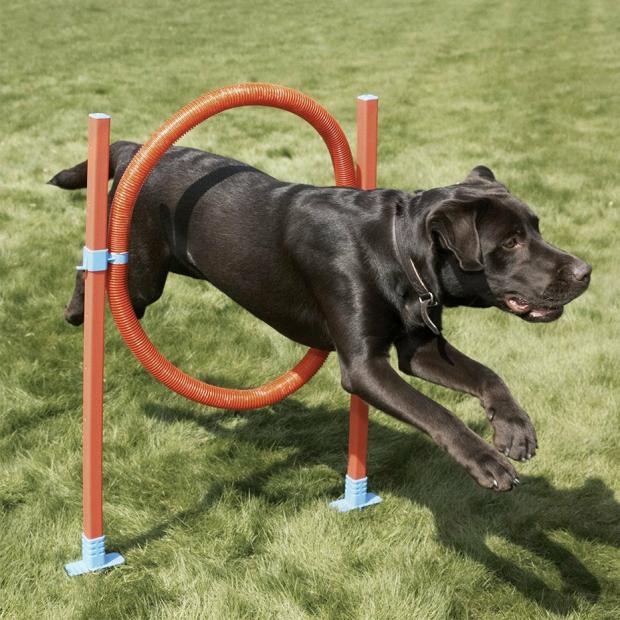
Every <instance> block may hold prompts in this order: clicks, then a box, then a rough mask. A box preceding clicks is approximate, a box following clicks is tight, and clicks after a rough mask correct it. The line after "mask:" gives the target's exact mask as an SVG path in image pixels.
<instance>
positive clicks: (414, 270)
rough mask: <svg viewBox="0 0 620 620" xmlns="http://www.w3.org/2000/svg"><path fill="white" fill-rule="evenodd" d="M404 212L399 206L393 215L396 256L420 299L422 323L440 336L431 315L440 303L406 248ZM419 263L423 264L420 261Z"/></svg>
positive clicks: (439, 331)
mask: <svg viewBox="0 0 620 620" xmlns="http://www.w3.org/2000/svg"><path fill="white" fill-rule="evenodd" d="M403 211H404V209H403V206H402V205H400V204H397V205H396V208H395V209H394V213H393V214H392V227H391V228H392V245H393V249H394V254H395V255H396V258H397V260H398V262H399V263H400V266H401V268H402V270H403V272H404V273H405V275H406V276H407V279H408V280H409V284H411V286H412V288H413V290H414V291H415V294H416V295H417V297H418V303H419V305H420V315H421V317H422V321H423V322H424V324H425V325H426V327H428V329H430V330H431V331H432V332H433V333H434V334H436V335H439V334H440V333H441V329H440V328H439V327H438V326H437V325H436V324H435V323H434V322H433V320H432V319H431V317H430V314H429V309H430V308H434V307H435V306H437V305H439V302H438V301H437V299H436V297H435V295H434V294H433V292H432V291H431V290H430V289H429V287H428V286H427V285H426V283H425V281H424V278H423V277H422V276H421V275H420V270H419V269H418V267H417V266H416V261H415V259H414V256H413V252H412V251H411V250H409V249H407V248H406V247H405V243H404V240H403V236H404V235H403V228H404V226H405V225H406V220H405V218H406V215H405V214H404V213H403ZM403 220H405V221H403ZM418 263H420V264H422V263H421V261H419V260H418Z"/></svg>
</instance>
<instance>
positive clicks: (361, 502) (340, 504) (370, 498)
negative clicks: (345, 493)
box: [329, 493, 381, 512]
mask: <svg viewBox="0 0 620 620" xmlns="http://www.w3.org/2000/svg"><path fill="white" fill-rule="evenodd" d="M380 501H381V498H380V497H379V496H378V495H375V494H374V493H366V495H365V496H364V498H363V499H362V498H359V499H358V500H356V502H355V503H352V502H350V501H349V500H347V498H346V497H343V498H342V499H337V500H336V501H335V502H330V504H329V505H330V506H331V507H332V508H335V509H336V510H337V511H338V512H349V510H361V509H362V508H366V506H374V505H375V504H378V503H379V502H380Z"/></svg>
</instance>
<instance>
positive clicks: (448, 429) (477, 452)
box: [338, 349, 518, 491]
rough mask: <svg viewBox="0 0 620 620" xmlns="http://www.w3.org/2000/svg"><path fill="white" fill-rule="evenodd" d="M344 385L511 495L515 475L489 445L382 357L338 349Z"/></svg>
mask: <svg viewBox="0 0 620 620" xmlns="http://www.w3.org/2000/svg"><path fill="white" fill-rule="evenodd" d="M338 354H339V361H340V367H341V371H342V384H343V386H344V388H345V389H346V390H347V391H348V392H351V393H353V394H357V395H358V396H360V397H361V398H363V399H364V400H365V401H366V402H368V403H369V404H371V405H372V406H373V407H376V408H377V409H381V410H382V411H385V412H386V413H388V414H390V415H392V416H394V417H395V418H398V419H399V420H402V421H404V422H407V423H409V424H412V425H413V426H415V427H416V428H419V429H420V430H422V431H424V432H425V433H427V434H428V435H430V437H431V438H432V439H433V440H434V441H435V442H436V443H437V444H438V445H439V446H441V447H442V448H443V449H445V450H446V451H447V452H448V453H449V454H450V455H451V456H452V457H453V458H454V459H455V460H456V461H457V462H458V463H459V464H460V465H462V466H463V467H464V468H465V469H466V470H467V471H468V472H469V474H470V475H471V476H472V477H473V478H474V479H475V480H476V482H478V484H480V485H481V486H484V487H488V488H491V489H496V490H499V491H509V490H510V489H511V488H512V487H513V485H514V484H516V483H518V479H517V472H516V471H515V469H514V467H513V466H512V465H511V464H510V462H509V461H507V460H506V459H505V458H504V457H503V456H502V455H501V454H500V453H499V452H498V451H497V450H495V448H493V446H491V445H489V444H488V443H487V442H486V441H484V440H483V439H481V438H480V437H479V436H478V435H476V433H474V432H473V431H472V430H471V429H470V428H469V427H467V426H466V425H465V424H464V423H463V422H462V421H461V420H459V419H458V418H457V417H456V416H454V415H453V414H452V413H450V412H449V411H448V410H447V409H445V408H444V407H442V406H441V405H439V404H438V403H436V402H435V401H433V400H431V399H430V398H427V397H426V396H424V394H422V393H420V392H418V391H417V390H415V389H413V388H412V387H411V386H410V385H409V384H408V383H407V382H406V381H404V380H403V379H402V378H401V377H400V376H399V375H398V373H397V372H396V371H395V370H394V369H393V368H392V367H391V366H390V363H389V360H388V358H387V356H385V355H371V354H368V353H357V354H355V355H352V356H348V355H346V354H345V353H343V351H342V350H341V349H339V350H338Z"/></svg>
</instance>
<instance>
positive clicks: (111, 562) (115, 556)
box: [65, 553, 125, 577]
mask: <svg viewBox="0 0 620 620" xmlns="http://www.w3.org/2000/svg"><path fill="white" fill-rule="evenodd" d="M124 562H125V558H124V557H123V556H122V555H121V554H120V553H106V554H105V557H104V559H103V564H100V565H99V566H89V565H88V564H87V563H86V562H85V561H84V560H77V561H76V562H69V564H65V570H66V571H67V575H69V576H70V577H75V576H76V575H84V574H85V573H94V572H95V571H99V570H105V569H106V568H112V567H113V566H119V565H120V564H123V563H124Z"/></svg>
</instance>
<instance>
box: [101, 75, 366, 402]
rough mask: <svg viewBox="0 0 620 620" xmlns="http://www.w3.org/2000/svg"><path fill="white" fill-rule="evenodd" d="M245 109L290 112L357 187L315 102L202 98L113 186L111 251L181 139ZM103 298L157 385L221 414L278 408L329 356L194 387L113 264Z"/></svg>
mask: <svg viewBox="0 0 620 620" xmlns="http://www.w3.org/2000/svg"><path fill="white" fill-rule="evenodd" d="M249 105H259V106H269V107H273V108H280V109H281V110H287V111H289V112H292V113H293V114H296V115H297V116H300V117H301V118H303V119H304V120H305V121H307V122H308V123H310V125H312V126H313V127H314V128H315V129H316V130H317V132H318V133H319V134H320V135H321V137H322V138H323V140H324V142H325V144H326V146H327V148H328V150H329V153H330V155H331V159H332V164H333V167H334V174H335V177H336V185H344V186H349V187H354V186H355V185H356V179H355V168H354V165H353V158H352V156H351V149H350V147H349V143H348V142H347V138H346V136H345V134H344V132H343V131H342V129H341V128H340V126H339V125H338V123H337V122H336V120H335V119H334V118H333V117H332V116H331V115H330V114H329V113H328V112H327V111H326V110H325V109H324V108H322V107H321V106H320V105H319V104H318V103H316V101H314V100H313V99H311V98H310V97H307V96H306V95H304V94H302V93H300V92H299V91H296V90H294V89H292V88H286V87H283V86H277V85H274V84H262V83H249V84H238V85H236V86H227V87H225V88H220V89H217V90H214V91H211V92H209V93H206V94H204V95H202V96H200V97H198V98H197V99H194V100H193V101H192V102H190V103H188V104H187V105H186V106H185V107H184V108H181V109H180V110H179V111H178V112H177V113H176V114H174V115H173V116H171V117H170V118H169V119H168V120H167V121H166V122H165V123H164V124H163V125H162V126H161V127H160V128H159V129H158V130H157V131H156V132H155V133H154V134H153V135H152V136H151V138H150V140H149V141H148V142H147V143H146V144H144V145H143V146H142V148H141V149H140V150H139V151H138V152H137V153H136V155H135V156H134V158H133V159H132V160H131V163H130V164H129V166H128V167H127V170H126V171H125V173H124V174H123V177H122V179H121V181H120V183H119V185H118V188H117V190H116V194H115V196H114V200H113V202H112V211H111V215H110V225H109V231H110V239H109V248H110V251H111V252H113V253H123V252H128V251H129V233H130V225H131V216H132V213H133V208H134V205H135V202H136V199H137V197H138V194H139V193H140V190H141V188H142V186H143V184H144V182H145V181H146V178H147V177H148V175H149V173H150V172H151V170H152V169H153V167H154V166H155V164H156V163H157V162H158V161H159V160H160V159H161V157H162V156H163V154H164V153H165V152H166V151H167V150H168V148H170V147H171V146H172V145H173V144H174V143H175V142H176V141H177V140H178V139H179V138H181V137H182V136H183V135H184V134H186V133H187V132H188V131H190V130H191V129H193V128H194V127H195V126H196V125H198V124H199V123H201V122H202V121H205V120H206V119H208V118H210V117H211V116H214V115H215V114H218V113H219V112H222V111H224V110H229V109H231V108H237V107H242V106H249ZM108 294H109V300H110V307H111V309H112V315H113V316H114V321H115V322H116V325H117V327H118V329H119V331H120V333H121V336H122V337H123V339H124V340H125V342H126V343H127V346H128V347H129V349H130V350H131V351H132V353H133V354H134V355H135V356H136V357H137V358H138V360H139V361H140V363H141V364H142V365H143V366H144V368H146V370H148V371H149V372H150V373H151V374H152V375H153V376H154V377H155V378H156V379H157V380H158V381H160V382H161V383H163V384H164V385H165V386H166V387H168V388H170V389H171V390H174V391H175V392H177V393H178V394H181V395H182V396H185V397H186V398H189V399H190V400H194V401H196V402H199V403H203V404H205V405H210V406H212V407H219V408H222V409H255V408H257V407H264V406H266V405H271V404H273V403H276V402H278V401H280V400H282V399H284V398H286V397H287V396H289V395H290V394H292V393H293V392H295V391H296V390H298V389H299V388H300V387H301V386H302V385H304V383H306V382H307V381H309V380H310V379H311V378H312V377H313V376H314V374H315V373H316V372H317V370H318V369H319V368H320V367H321V366H322V365H323V362H324V361H325V358H326V357H327V355H328V352H327V351H319V350H318V349H310V350H309V351H308V352H307V353H306V355H305V356H304V357H303V358H302V359H301V361H300V362H299V363H298V364H297V365H296V366H295V367H294V368H292V369H291V370H289V371H287V372H286V373H284V374H283V375H281V376H279V377H278V378H276V379H274V380H273V381H271V382H269V383H266V384H265V385H262V386H259V387H255V388H250V389H227V388H222V387H218V386H215V385H210V384H208V383H204V382H203V381H199V380H198V379H195V378H194V377H191V376H190V375H187V374H186V373H184V372H183V371H182V370H179V369H178V368H177V367H176V366H174V365H173V364H172V363H171V362H170V361H168V360H167V359H166V358H165V357H164V356H163V355H162V354H161V353H160V352H159V351H158V350H157V349H156V348H155V346H154V345H153V343H152V342H151V341H150V340H149V338H148V336H147V335H146V333H145V332H144V330H143V329H142V327H141V326H140V323H139V321H138V319H137V317H136V315H135V312H134V310H133V307H132V305H131V300H130V298H129V292H128V289H127V265H126V264H124V265H123V264H114V263H113V264H111V265H110V268H109V279H108Z"/></svg>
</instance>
